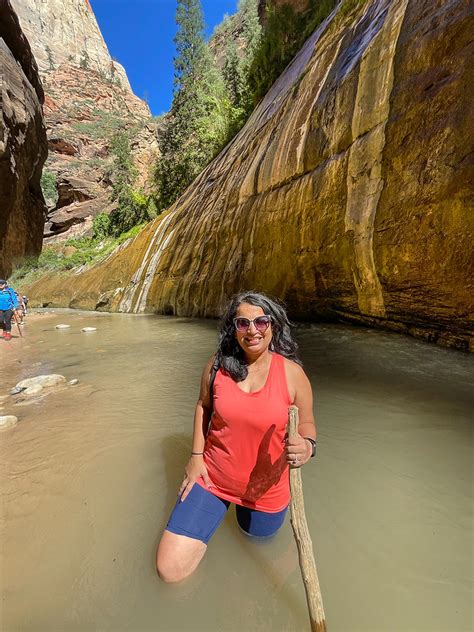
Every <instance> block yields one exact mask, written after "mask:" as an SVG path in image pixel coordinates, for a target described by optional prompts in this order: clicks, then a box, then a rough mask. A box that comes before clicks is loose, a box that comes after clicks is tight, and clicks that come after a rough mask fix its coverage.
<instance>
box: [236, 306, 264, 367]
mask: <svg viewBox="0 0 474 632" xmlns="http://www.w3.org/2000/svg"><path fill="white" fill-rule="evenodd" d="M264 315H265V312H264V311H263V309H262V308H261V307H257V306H256V305H250V304H249V303H241V304H240V305H239V306H238V308H237V311H236V313H235V317H236V318H248V320H254V319H255V318H258V317H259V316H264ZM235 338H236V340H237V342H238V343H239V346H240V347H241V348H242V350H243V352H244V353H245V355H246V356H249V357H256V356H259V355H261V354H262V353H263V352H264V351H266V350H267V349H268V347H269V345H270V342H271V340H272V326H271V324H270V325H268V327H267V329H266V330H265V331H259V330H258V329H257V328H256V327H255V323H253V322H252V323H250V325H249V327H248V329H247V330H246V331H240V330H238V329H236V330H235Z"/></svg>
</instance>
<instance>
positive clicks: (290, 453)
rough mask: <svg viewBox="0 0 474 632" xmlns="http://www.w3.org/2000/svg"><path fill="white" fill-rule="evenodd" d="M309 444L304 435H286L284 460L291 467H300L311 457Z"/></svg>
mask: <svg viewBox="0 0 474 632" xmlns="http://www.w3.org/2000/svg"><path fill="white" fill-rule="evenodd" d="M311 452H312V450H311V445H310V443H309V441H306V439H305V438H304V437H302V436H301V435H299V436H298V437H287V439H286V461H287V463H289V464H290V465H291V466H292V467H301V466H302V465H304V464H305V463H307V462H308V461H309V460H310V458H311Z"/></svg>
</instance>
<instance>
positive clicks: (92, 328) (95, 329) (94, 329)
mask: <svg viewBox="0 0 474 632" xmlns="http://www.w3.org/2000/svg"><path fill="white" fill-rule="evenodd" d="M81 331H83V332H85V333H87V332H89V331H97V327H83V328H82V329H81Z"/></svg>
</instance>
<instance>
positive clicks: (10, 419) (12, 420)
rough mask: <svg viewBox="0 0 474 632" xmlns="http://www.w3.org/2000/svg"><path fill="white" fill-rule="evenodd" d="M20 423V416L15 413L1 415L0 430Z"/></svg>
mask: <svg viewBox="0 0 474 632" xmlns="http://www.w3.org/2000/svg"><path fill="white" fill-rule="evenodd" d="M16 423H18V417H15V416H14V415H0V430H5V429H6V428H11V427H12V426H14V425H15V424H16Z"/></svg>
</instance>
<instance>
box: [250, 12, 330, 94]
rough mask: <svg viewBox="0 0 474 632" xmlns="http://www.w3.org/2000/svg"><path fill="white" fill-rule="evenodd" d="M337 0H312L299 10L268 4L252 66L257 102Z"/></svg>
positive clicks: (252, 87)
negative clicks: (263, 26) (302, 10)
mask: <svg viewBox="0 0 474 632" xmlns="http://www.w3.org/2000/svg"><path fill="white" fill-rule="evenodd" d="M336 4H337V0H310V2H309V5H308V8H307V10H306V11H305V12H304V13H302V14H298V13H296V12H295V11H294V9H293V8H292V7H291V6H289V5H287V4H283V5H281V6H278V7H273V6H268V7H267V15H266V25H265V29H264V31H263V34H262V37H261V40H260V43H259V46H258V49H257V51H256V54H255V58H254V60H253V62H252V65H251V67H250V70H249V82H250V86H251V90H252V94H253V100H254V103H255V104H256V103H258V102H259V101H260V100H261V99H262V98H263V97H264V96H265V94H266V93H267V92H268V90H269V89H270V87H271V86H272V84H273V83H274V82H275V81H276V80H277V79H278V77H279V76H280V75H281V73H282V72H283V71H284V69H285V68H286V66H287V65H288V64H289V63H290V61H291V60H292V59H293V57H294V56H295V55H296V53H297V52H298V51H299V50H300V48H301V47H302V46H303V44H304V42H305V40H306V39H307V38H308V37H309V36H310V35H311V33H313V31H315V29H316V28H317V27H318V26H319V24H320V23H321V22H322V21H323V20H324V19H325V18H326V17H327V16H328V15H329V14H330V13H331V11H332V10H333V9H334V7H335V6H336Z"/></svg>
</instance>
